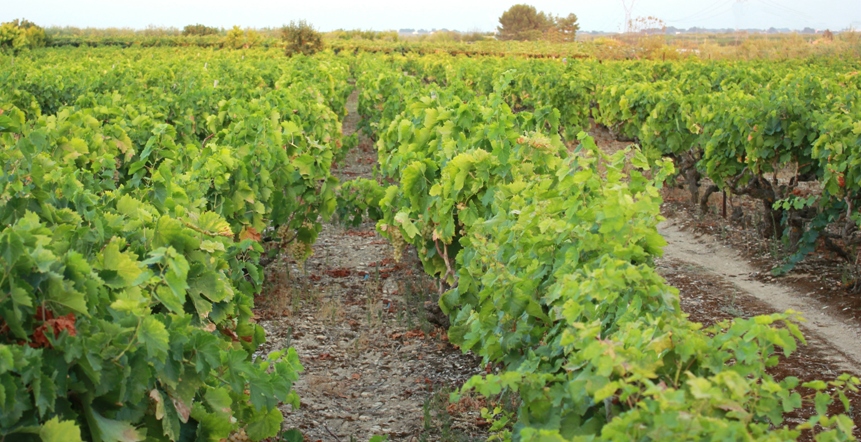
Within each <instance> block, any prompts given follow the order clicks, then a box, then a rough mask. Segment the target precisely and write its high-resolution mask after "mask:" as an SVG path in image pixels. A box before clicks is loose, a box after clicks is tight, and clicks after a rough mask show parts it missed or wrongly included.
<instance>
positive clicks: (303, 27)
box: [281, 20, 325, 56]
mask: <svg viewBox="0 0 861 442" xmlns="http://www.w3.org/2000/svg"><path fill="white" fill-rule="evenodd" d="M281 39H282V40H284V41H285V42H286V43H287V47H286V48H285V49H284V51H285V53H286V54H287V55H288V56H291V55H295V54H305V55H311V54H314V53H316V52H319V51H322V50H323V48H324V47H325V45H324V44H323V34H321V33H320V32H318V31H317V30H316V29H314V27H313V26H311V25H310V24H308V23H307V22H306V21H305V20H300V21H299V22H292V21H291V22H290V24H289V25H287V26H284V27H283V28H281Z"/></svg>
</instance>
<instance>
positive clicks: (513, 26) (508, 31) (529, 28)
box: [496, 4, 551, 40]
mask: <svg viewBox="0 0 861 442" xmlns="http://www.w3.org/2000/svg"><path fill="white" fill-rule="evenodd" d="M499 24H500V26H498V27H497V28H496V29H497V30H498V31H499V39H500V40H538V39H539V38H541V36H542V35H543V34H544V32H545V31H546V30H547V29H549V28H550V25H551V19H550V17H548V16H547V14H545V13H543V12H538V10H537V9H535V7H534V6H530V5H525V4H517V5H514V6H512V7H511V8H509V9H508V10H507V11H505V12H503V13H502V16H500V17H499Z"/></svg>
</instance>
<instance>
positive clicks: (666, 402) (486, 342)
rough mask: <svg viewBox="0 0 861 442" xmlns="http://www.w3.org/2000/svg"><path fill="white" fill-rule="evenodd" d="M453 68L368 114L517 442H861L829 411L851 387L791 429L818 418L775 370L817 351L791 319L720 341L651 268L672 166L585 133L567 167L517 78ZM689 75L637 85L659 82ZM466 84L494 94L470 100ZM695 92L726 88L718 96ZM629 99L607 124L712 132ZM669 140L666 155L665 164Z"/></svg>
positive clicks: (393, 198)
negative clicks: (823, 440) (803, 411)
mask: <svg viewBox="0 0 861 442" xmlns="http://www.w3.org/2000/svg"><path fill="white" fill-rule="evenodd" d="M449 63H452V64H455V66H457V68H454V67H452V66H451V65H446V64H443V65H442V66H436V65H434V64H433V63H421V62H418V61H415V60H412V59H411V58H409V57H407V58H405V59H404V60H402V61H401V62H400V64H398V63H394V69H392V68H393V66H391V65H387V64H385V63H383V64H378V65H377V66H378V68H377V69H376V70H375V71H372V72H369V73H367V75H365V76H363V77H362V78H360V85H361V86H362V87H363V88H364V87H367V90H364V89H363V93H365V92H367V94H368V97H369V98H371V100H369V102H372V100H373V97H375V94H382V97H381V98H382V99H381V100H380V101H381V102H382V103H384V105H383V106H381V107H377V109H378V110H379V109H381V108H382V109H385V106H386V105H388V104H389V103H392V104H393V105H394V104H397V106H393V107H392V108H393V109H394V108H400V109H403V110H402V111H401V113H400V115H398V116H396V117H394V118H393V119H391V120H390V121H388V122H387V119H386V117H383V116H382V115H381V113H374V112H369V113H370V114H371V115H376V116H378V118H380V120H379V121H380V122H379V123H378V124H379V127H381V128H384V131H383V132H382V133H381V134H380V138H379V140H378V142H377V147H378V152H379V158H380V171H381V173H382V174H383V177H384V178H387V179H396V180H398V185H393V186H390V187H389V188H388V189H387V190H386V195H385V197H384V198H383V200H382V201H381V207H382V209H383V211H384V218H383V220H381V221H380V222H379V223H378V230H379V231H380V232H381V233H382V234H383V235H384V236H386V237H387V238H389V239H390V240H391V241H392V243H393V245H395V246H396V247H399V246H402V245H403V244H411V245H413V246H415V247H416V250H417V252H418V255H419V258H420V259H421V260H422V263H423V265H424V268H425V271H426V272H427V273H429V274H431V275H435V276H437V277H439V278H440V279H441V280H442V281H443V282H444V283H446V284H447V285H448V286H449V287H452V288H451V289H450V290H449V291H447V292H446V293H445V294H444V295H443V296H442V298H441V300H440V305H441V307H442V308H443V310H444V311H446V312H448V313H449V315H450V318H451V320H452V327H451V328H450V329H449V338H450V339H451V341H452V342H453V343H455V344H457V345H459V346H460V347H461V348H463V349H464V350H471V351H473V352H475V353H477V354H479V355H481V356H482V357H483V358H484V360H485V362H488V363H498V364H502V366H503V367H504V368H505V369H504V370H503V371H502V372H501V373H499V374H493V375H487V376H479V377H475V378H473V379H472V380H470V381H469V382H468V383H467V384H466V385H465V386H464V389H465V390H470V389H474V390H475V391H477V392H478V393H480V394H483V395H486V396H492V395H496V394H499V393H500V392H503V391H513V392H516V393H517V394H518V395H519V397H520V398H521V401H522V402H521V405H520V409H519V410H518V415H517V423H516V424H515V425H514V427H513V429H512V433H511V435H510V436H511V437H512V438H514V439H516V440H536V441H537V440H571V439H577V438H584V440H585V439H600V440H666V439H672V438H681V439H685V440H701V439H703V438H713V437H717V438H719V439H728V440H783V439H789V438H794V437H797V436H798V435H799V432H800V430H803V429H805V428H811V427H812V426H813V425H816V424H820V425H822V426H823V428H824V432H823V435H822V437H833V438H837V439H844V440H845V439H851V431H852V429H851V427H852V425H851V423H850V420H849V419H848V418H847V417H846V416H845V415H837V416H829V415H827V407H826V404H828V403H831V402H832V401H834V400H836V399H839V398H841V397H844V396H842V395H843V394H844V393H843V392H842V391H843V390H849V391H857V389H858V385H859V381H858V379H857V378H853V377H851V376H841V377H840V378H838V379H837V380H834V381H831V383H826V382H820V383H816V384H808V386H810V385H813V386H817V387H821V388H822V393H821V394H820V395H819V396H818V397H814V398H811V399H812V400H813V403H814V405H815V406H816V409H817V413H816V415H815V416H813V417H811V418H810V419H809V421H808V422H806V423H804V424H802V425H795V426H790V425H787V424H786V423H785V422H784V421H783V415H784V413H786V412H789V411H792V410H795V409H798V408H799V407H801V406H802V404H804V403H805V399H804V398H802V396H801V394H800V392H799V390H798V389H799V388H800V387H801V386H800V385H799V382H798V381H797V380H796V379H793V378H786V379H783V380H778V379H774V378H773V377H772V376H771V375H770V374H769V371H768V369H769V368H770V367H773V366H774V365H775V364H777V363H778V360H779V359H778V358H779V355H783V356H787V355H790V354H791V353H793V352H794V351H795V349H796V347H797V345H798V344H799V343H803V342H804V339H803V337H802V335H801V333H800V331H799V329H798V326H797V325H796V322H797V320H798V318H797V317H796V315H794V314H793V313H792V312H787V313H785V314H775V315H770V316H761V317H755V318H750V319H737V320H734V321H727V322H723V323H720V324H716V325H714V326H712V327H710V328H708V329H705V330H703V329H702V327H701V326H700V325H699V324H693V323H690V322H688V321H687V320H686V319H685V317H684V316H683V315H682V314H681V311H680V309H679V304H678V297H677V293H676V292H675V290H674V289H673V288H671V287H669V286H668V285H667V284H666V282H665V281H664V280H663V278H661V277H660V276H659V275H658V273H657V272H656V270H655V268H654V263H653V261H654V258H655V257H657V256H660V254H661V249H662V247H663V246H664V245H665V242H664V240H663V238H662V237H661V236H660V235H659V234H658V233H657V230H656V225H657V223H658V221H659V220H660V219H661V218H660V216H659V213H660V212H659V207H660V195H659V188H660V186H661V185H662V183H663V181H664V180H666V179H667V177H668V176H670V175H672V174H673V173H675V170H674V167H673V164H672V162H670V161H667V160H661V159H655V157H654V156H652V158H651V159H650V158H649V156H647V155H646V154H645V153H643V152H639V151H632V150H630V149H625V150H621V151H618V152H616V153H615V154H613V155H607V154H605V153H603V152H602V151H600V150H599V149H598V148H597V146H596V145H595V143H594V141H592V140H591V139H590V138H589V137H587V136H585V134H581V135H580V137H579V139H578V141H579V143H578V147H576V148H575V149H574V150H573V151H569V150H568V149H566V148H565V146H564V145H563V144H562V143H561V141H562V139H561V137H560V135H559V134H560V130H559V129H560V128H559V122H560V121H561V120H562V116H561V115H560V112H559V109H555V108H552V107H551V109H550V110H544V109H543V108H542V107H541V106H535V107H534V108H532V109H533V110H534V112H530V111H528V110H525V109H522V110H520V111H519V112H518V113H514V112H512V109H511V108H510V107H509V105H508V104H507V103H509V102H511V103H514V104H518V103H527V102H528V100H529V99H530V98H531V96H532V95H531V94H533V93H535V91H536V90H538V89H539V87H537V86H535V85H533V87H532V88H524V89H523V90H518V88H519V87H520V83H519V80H518V79H517V78H518V73H516V72H510V71H509V72H503V73H502V75H501V77H498V78H497V79H495V80H494V81H491V82H486V80H485V79H484V77H483V75H482V73H483V72H488V71H490V72H493V71H492V70H488V69H487V66H482V68H479V69H476V70H475V71H469V73H465V71H461V72H460V73H459V74H455V73H454V72H455V71H457V69H464V70H467V69H470V68H469V67H468V66H471V65H475V64H478V63H484V62H473V61H458V62H456V63H455V62H451V61H449ZM509 63H510V62H509ZM371 65H372V63H370V62H369V63H367V64H366V65H365V66H371ZM438 67H439V68H440V69H439V70H438V69H437V68H438ZM580 67H582V66H580ZM614 68H615V66H614ZM675 68H676V67H675V66H650V69H653V70H652V71H649V70H648V69H644V71H640V72H639V73H636V74H635V75H643V77H645V78H650V79H651V82H654V81H655V80H656V79H660V75H672V74H673V72H674V69H675ZM384 70H395V72H401V71H405V74H406V73H410V74H411V75H415V76H417V77H420V78H421V77H424V78H439V80H438V81H439V82H440V83H442V82H443V81H445V83H446V84H447V86H448V87H447V88H445V89H437V88H436V87H434V85H433V84H429V85H424V86H423V85H419V84H416V85H415V86H410V84H411V82H409V81H399V84H400V85H401V86H400V87H401V88H403V91H401V90H398V89H396V88H391V89H392V90H395V92H394V94H396V96H395V97H390V98H386V95H385V92H384V91H383V90H382V89H383V87H386V86H381V85H384V84H387V83H385V82H377V80H379V79H384V78H386V77H384V76H381V75H380V71H384ZM460 74H464V75H460ZM601 74H602V72H599V73H596V74H595V75H594V76H590V77H588V78H597V79H598V80H600V79H601ZM603 74H605V75H606V73H603ZM440 76H444V80H443V79H442V78H441V77H440ZM656 77H657V78H656ZM395 78H399V77H397V76H396V77H395ZM390 79H391V80H394V78H391V77H390ZM365 81H367V82H365ZM461 82H469V84H470V86H468V87H467V89H468V90H472V91H474V92H475V91H479V92H485V93H487V95H476V96H472V95H469V92H468V91H465V92H464V94H465V95H461V90H462V89H461V88H462V87H463V84H462V83H461ZM644 83H645V81H644ZM488 84H491V85H492V86H491V87H490V88H489V89H488V88H487V85H488ZM697 84H700V85H701V86H703V87H705V88H706V90H710V88H709V87H708V86H707V85H710V84H713V80H711V81H708V82H706V83H697ZM378 85H380V86H378ZM376 87H379V89H376ZM605 87H606V86H605ZM620 89H622V92H621V93H620V94H619V95H616V94H617V93H616V92H613V93H610V94H608V96H611V97H621V98H622V99H624V98H627V97H630V99H636V100H637V101H636V103H637V105H636V106H630V105H628V104H627V103H625V102H622V103H621V104H617V106H618V110H617V111H615V112H617V114H616V115H618V116H619V117H613V118H608V119H607V121H614V120H616V119H617V118H618V120H622V121H624V122H626V123H628V124H629V125H628V126H627V127H628V128H630V129H629V130H631V131H636V132H632V133H634V134H638V135H635V136H640V135H641V134H642V133H643V131H646V130H652V131H660V130H669V129H668V128H669V127H670V126H671V125H676V124H677V125H680V126H681V125H683V124H684V125H685V126H681V127H691V128H695V127H697V123H695V122H690V120H687V119H686V118H684V115H683V116H682V117H678V116H677V114H675V112H688V111H690V109H697V108H695V107H692V108H687V107H685V106H687V104H685V103H686V102H685V100H684V99H683V94H679V95H678V96H676V97H675V98H674V99H673V103H671V104H670V105H669V106H668V107H667V108H666V109H667V110H668V112H669V113H673V115H671V116H667V117H664V116H661V115H658V114H657V113H653V112H652V108H653V107H654V106H655V104H656V103H657V102H658V101H660V100H659V99H658V98H655V97H657V96H660V94H659V93H655V94H654V95H650V94H648V92H649V88H648V87H646V86H643V87H642V90H643V91H644V92H646V93H643V94H639V95H637V94H634V93H631V94H629V93H628V92H627V89H626V88H625V87H624V85H623V87H620ZM656 89H657V90H660V91H662V92H663V91H664V90H665V89H663V87H662V86H660V87H659V88H656ZM599 90H600V89H599ZM466 97H468V98H466ZM586 97H588V95H586ZM378 99H379V98H378ZM585 99H588V98H585ZM390 100H392V101H390ZM401 100H403V102H402V103H401ZM619 101H622V100H621V99H620V100H619ZM607 102H608V103H612V101H610V100H608V101H607ZM369 104H370V103H369ZM640 106H642V107H640ZM524 107H526V106H524ZM368 108H371V109H373V108H372V106H368ZM641 109H642V110H641ZM610 110H611V109H608V111H610ZM781 115H782V114H781ZM372 124H373V123H372ZM660 133H661V132H659V133H658V134H654V135H655V136H654V137H653V138H652V139H651V141H650V142H651V143H654V144H652V146H653V147H651V149H665V148H666V146H665V145H664V144H662V143H661V141H660V140H662V139H663V137H662V136H661V135H660ZM697 135H698V134H692V135H691V136H689V137H687V138H686V137H685V136H682V137H680V138H679V139H678V140H677V141H676V145H677V147H674V149H676V151H677V152H686V151H687V150H688V149H692V148H694V147H696V146H691V145H688V143H691V142H692V140H693V139H696V138H697ZM666 152H670V151H669V150H667V151H666ZM826 385H828V386H829V387H827V388H826V387H825V386H826ZM831 387H834V388H836V390H834V391H833V392H832V393H825V391H831V390H829V388H831ZM806 401H807V402H810V399H808V400H806ZM844 405H845V404H844ZM846 409H847V410H848V408H846ZM503 426H504V425H502V424H501V425H500V426H499V427H500V428H502V427H503ZM503 431H504V430H503ZM499 436H500V437H502V438H505V437H507V436H506V433H504V432H503V433H500V435H499Z"/></svg>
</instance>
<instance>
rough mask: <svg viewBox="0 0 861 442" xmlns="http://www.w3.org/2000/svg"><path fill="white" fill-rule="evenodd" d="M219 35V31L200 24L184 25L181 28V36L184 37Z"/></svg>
mask: <svg viewBox="0 0 861 442" xmlns="http://www.w3.org/2000/svg"><path fill="white" fill-rule="evenodd" d="M219 33H221V30H220V29H218V28H216V27H213V26H206V25H202V24H200V23H198V24H195V25H186V26H185V27H184V28H182V35H186V36H187V35H198V36H203V35H218V34H219Z"/></svg>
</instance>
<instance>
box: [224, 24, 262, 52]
mask: <svg viewBox="0 0 861 442" xmlns="http://www.w3.org/2000/svg"><path fill="white" fill-rule="evenodd" d="M262 41H263V39H262V37H260V34H258V33H257V31H255V30H253V29H246V30H242V28H240V27H239V26H234V27H233V28H232V29H230V30H229V31H227V37H225V38H224V44H223V45H224V47H226V48H230V49H248V48H252V47H254V46H257V45H259V44H260V43H261V42H262Z"/></svg>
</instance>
